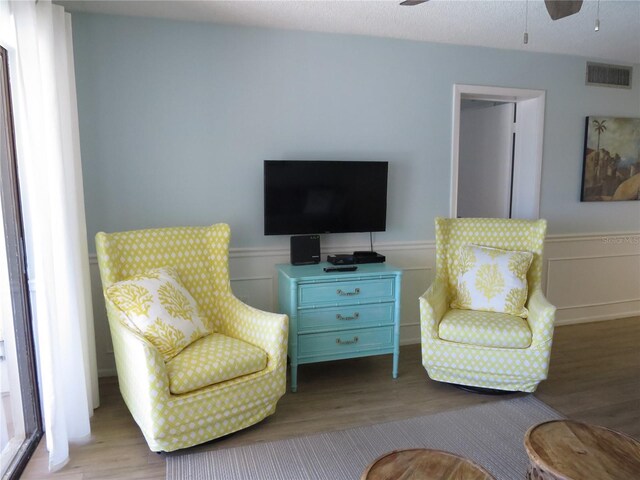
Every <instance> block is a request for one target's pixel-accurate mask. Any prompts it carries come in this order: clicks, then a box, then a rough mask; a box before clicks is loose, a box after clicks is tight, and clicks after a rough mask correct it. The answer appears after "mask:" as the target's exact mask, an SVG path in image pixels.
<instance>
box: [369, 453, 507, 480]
mask: <svg viewBox="0 0 640 480" xmlns="http://www.w3.org/2000/svg"><path fill="white" fill-rule="evenodd" d="M398 478H402V479H403V480H449V479H450V480H453V479H461V478H464V479H465V480H495V479H494V477H493V476H491V474H490V473H489V472H487V471H486V470H485V469H484V468H482V467H481V466H479V465H477V464H475V463H473V462H472V461H471V460H468V459H466V458H464V457H460V456H459V455H455V454H453V453H449V452H443V451H441V450H430V449H427V448H414V449H409V450H394V451H393V452H389V453H385V454H384V455H383V456H381V457H379V458H377V459H376V460H374V461H373V462H372V463H371V464H370V465H369V466H368V467H367V469H366V470H365V471H364V472H363V473H362V476H361V477H360V480H396V479H398Z"/></svg>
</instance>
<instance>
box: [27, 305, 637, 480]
mask: <svg viewBox="0 0 640 480" xmlns="http://www.w3.org/2000/svg"><path fill="white" fill-rule="evenodd" d="M298 378H299V383H298V393H295V394H292V393H287V394H286V395H285V396H284V397H283V398H282V399H281V400H280V402H279V403H278V409H277V412H276V413H275V414H274V415H272V416H271V417H269V418H267V419H266V420H264V421H263V422H261V423H259V424H258V425H255V426H253V427H251V428H249V429H246V430H244V431H242V432H238V433H236V434H233V435H230V436H229V437H226V438H223V439H218V440H215V441H213V442H210V443H208V444H205V445H203V446H199V447H194V448H192V449H190V450H191V451H194V452H195V451H201V450H203V449H213V448H228V447H233V446H238V445H243V444H248V443H254V442H265V441H270V440H276V439H281V438H288V437H294V436H298V435H304V434H310V433H315V432H321V431H329V430H339V429H345V428H349V427H353V426H359V425H367V424H374V423H380V422H385V421H391V420H398V419H401V418H410V417H414V416H418V415H425V414H430V413H435V412H439V411H444V410H450V409H457V408H462V407H465V406H469V405H475V404H480V403H486V402H493V401H499V400H502V399H505V398H510V397H512V396H513V395H522V394H513V395H507V396H488V395H479V394H473V393H467V392H464V391H462V390H459V389H457V388H455V387H452V386H450V385H446V384H441V383H437V382H433V381H431V380H430V379H429V378H428V377H427V375H426V372H425V370H424V369H423V367H422V365H421V358H420V346H419V345H408V346H405V347H402V348H401V351H400V371H399V377H398V379H396V380H393V379H392V378H391V356H389V355H385V356H379V357H369V358H361V359H355V360H347V361H336V362H329V363H323V364H316V365H304V366H301V367H300V368H299V372H298ZM100 394H101V402H102V405H101V406H100V408H98V409H97V410H96V411H95V414H94V417H93V420H92V431H93V439H92V441H91V442H90V443H88V444H86V445H84V446H73V447H72V448H71V460H70V461H69V464H68V465H67V466H66V467H65V468H64V469H63V470H62V471H60V472H58V473H55V474H49V473H47V452H46V448H45V442H44V439H43V441H42V442H41V444H40V445H39V447H38V449H37V451H36V453H35V455H34V457H33V458H32V459H31V461H30V462H29V465H28V466H27V469H26V470H25V472H24V474H23V477H22V478H24V479H48V478H51V479H58V480H71V479H73V480H85V479H97V478H101V479H111V478H119V479H124V478H126V479H161V478H164V476H165V464H164V457H163V456H162V455H158V454H156V453H152V452H150V451H149V449H148V448H147V445H146V443H145V442H144V439H143V437H142V435H141V433H140V431H139V430H138V428H137V426H136V425H135V423H134V422H133V420H132V418H131V416H130V414H129V412H128V411H127V409H126V407H125V405H124V403H123V401H122V398H121V397H120V394H119V392H118V388H117V381H116V379H115V378H103V379H101V381H100ZM535 395H536V397H538V398H539V399H540V400H542V401H544V402H546V403H547V404H548V405H551V406H552V407H554V408H555V409H556V410H558V411H560V412H561V413H563V414H564V415H566V416H568V417H569V418H572V419H575V420H579V421H584V422H590V423H595V424H599V425H604V426H607V427H609V428H613V429H616V430H619V431H622V432H625V433H628V434H630V435H632V436H634V437H635V438H639V439H640V317H634V318H627V319H620V320H611V321H607V322H597V323H588V324H580V325H570V326H562V327H558V328H557V329H556V333H555V336H554V345H553V350H552V357H551V367H550V371H549V378H548V380H546V381H545V382H542V383H541V384H540V386H539V387H538V390H537V392H536V393H535Z"/></svg>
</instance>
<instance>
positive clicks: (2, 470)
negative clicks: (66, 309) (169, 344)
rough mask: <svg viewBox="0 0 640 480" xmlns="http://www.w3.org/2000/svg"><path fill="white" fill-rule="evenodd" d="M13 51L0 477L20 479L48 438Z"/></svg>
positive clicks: (2, 129) (4, 191)
mask: <svg viewBox="0 0 640 480" xmlns="http://www.w3.org/2000/svg"><path fill="white" fill-rule="evenodd" d="M13 132H14V131H13V121H12V116H11V95H10V91H9V69H8V62H7V51H6V50H5V49H4V48H2V47H0V189H1V191H0V206H1V208H0V220H1V221H0V450H1V453H2V458H1V463H0V476H2V478H17V477H18V476H19V475H20V472H22V470H23V469H24V467H25V465H26V462H27V461H28V459H29V457H30V456H31V454H32V453H33V451H34V450H35V448H36V446H37V445H38V442H39V441H40V438H41V437H42V421H41V418H40V403H39V399H38V388H37V382H36V374H35V355H34V348H33V335H32V328H31V310H30V307H29V294H28V292H29V290H28V282H27V277H26V268H25V257H24V243H23V238H24V236H23V226H22V216H21V208H20V192H19V185H18V175H17V165H16V158H15V142H14V135H13Z"/></svg>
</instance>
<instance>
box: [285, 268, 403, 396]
mask: <svg viewBox="0 0 640 480" xmlns="http://www.w3.org/2000/svg"><path fill="white" fill-rule="evenodd" d="M329 266H331V265H330V264H328V263H320V264H317V265H302V266H294V265H289V264H283V265H276V268H277V270H278V300H279V307H280V312H281V313H286V314H287V315H288V316H289V358H290V361H291V391H292V392H295V391H296V390H297V388H298V365H302V364H305V363H315V362H324V361H328V360H338V359H344V358H355V357H364V356H368V355H380V354H385V353H393V372H392V374H393V378H396V377H397V376H398V354H399V336H400V284H401V280H402V270H399V269H397V268H395V267H393V266H391V265H389V264H386V263H377V264H364V265H358V269H357V270H356V271H353V272H330V273H326V272H324V270H323V268H324V267H329Z"/></svg>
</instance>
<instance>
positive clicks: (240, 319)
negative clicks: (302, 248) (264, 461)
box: [96, 224, 288, 452]
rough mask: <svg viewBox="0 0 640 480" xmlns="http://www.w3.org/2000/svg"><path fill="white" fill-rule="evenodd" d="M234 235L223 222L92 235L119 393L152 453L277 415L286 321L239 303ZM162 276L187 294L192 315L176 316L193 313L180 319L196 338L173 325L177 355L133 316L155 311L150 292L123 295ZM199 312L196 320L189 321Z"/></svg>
mask: <svg viewBox="0 0 640 480" xmlns="http://www.w3.org/2000/svg"><path fill="white" fill-rule="evenodd" d="M229 239H230V230H229V226H228V225H225V224H217V225H213V226H210V227H180V228H163V229H149V230H138V231H131V232H122V233H112V234H106V233H102V232H101V233H98V234H97V235H96V246H97V253H98V262H99V266H100V276H101V278H102V286H103V291H104V294H105V301H106V305H107V313H108V317H109V326H110V329H111V337H112V340H113V351H114V354H115V360H116V368H117V372H118V382H119V386H120V391H121V393H122V396H123V398H124V401H125V403H126V405H127V407H128V408H129V410H130V411H131V414H132V415H133V418H134V419H135V421H136V422H137V424H138V425H139V426H140V429H141V430H142V433H143V434H144V437H145V439H146V441H147V443H148V444H149V448H150V449H151V450H153V451H167V452H169V451H173V450H177V449H181V448H186V447H190V446H193V445H197V444H200V443H203V442H206V441H208V440H212V439H214V438H217V437H220V436H223V435H226V434H229V433H232V432H235V431H237V430H240V429H243V428H245V427H248V426H250V425H253V424H255V423H257V422H259V421H260V420H262V419H264V418H265V417H267V416H268V415H271V414H272V413H274V412H275V408H276V403H277V402H278V400H279V399H280V397H281V396H282V395H283V394H284V393H285V378H286V361H287V335H288V319H287V317H286V315H278V314H274V313H267V312H262V311H259V310H256V309H254V308H252V307H250V306H248V305H245V304H244V303H242V302H241V301H240V300H238V299H237V298H236V297H234V295H233V293H232V291H231V286H230V282H229V270H228V252H229V250H228V248H229ZM165 267H168V268H165ZM159 271H160V272H164V273H163V274H164V275H165V276H162V275H160V274H159V273H158V272H159ZM167 272H169V273H168V274H167ZM167 275H168V277H167ZM159 278H163V279H165V280H166V279H167V278H169V281H170V283H172V284H175V285H174V286H177V289H178V290H180V291H181V292H183V293H184V294H177V295H179V298H180V301H182V303H180V302H178V301H177V300H175V298H174V300H175V301H176V302H177V303H175V304H174V305H173V307H172V308H173V309H174V310H176V309H177V310H176V311H178V312H180V311H183V310H185V309H186V310H188V311H189V315H186V314H184V313H177V314H176V315H178V316H179V315H182V316H183V317H188V319H187V320H184V318H183V319H182V320H181V321H183V324H184V325H187V327H189V328H191V330H190V332H191V337H190V338H187V339H186V340H185V337H184V336H183V335H182V333H181V332H179V331H177V330H176V329H173V333H175V335H174V336H173V337H172V338H171V340H175V339H176V338H178V337H180V338H181V339H182V340H184V342H183V344H181V345H179V346H178V348H177V349H175V350H171V349H167V348H164V345H163V343H162V342H163V341H167V339H166V338H165V339H161V338H160V336H156V337H154V336H150V335H148V333H149V332H150V331H151V330H150V329H147V330H146V331H145V330H144V325H142V324H140V323H136V321H137V320H139V318H138V317H140V315H138V316H137V317H136V312H137V313H138V314H140V312H142V315H143V316H144V315H148V316H151V313H149V312H150V311H152V310H153V308H156V307H158V305H151V304H152V303H153V301H152V300H151V298H152V296H153V295H151V294H149V293H148V292H147V294H148V296H147V297H145V298H146V299H147V300H149V302H148V303H147V304H146V305H144V306H143V308H141V307H140V305H141V303H140V302H139V301H138V300H139V299H138V300H136V299H134V300H132V297H130V296H129V297H127V295H126V293H127V290H126V289H127V288H129V289H130V288H134V289H135V288H138V289H140V288H141V287H140V284H139V282H140V281H143V282H148V283H149V282H151V283H153V282H154V281H158V279H159ZM136 282H138V283H136ZM132 284H134V287H131V285H132ZM165 286H166V285H165ZM123 288H124V290H123ZM172 288H173V287H172ZM167 291H168V290H167ZM175 291H176V289H175V288H174V290H173V292H174V293H175ZM123 292H124V293H123ZM129 292H130V291H129ZM155 293H157V291H156V292H155ZM155 293H154V294H155ZM165 293H166V291H165ZM191 297H192V299H191ZM165 298H166V295H165ZM187 299H188V300H189V301H190V302H191V303H189V302H187ZM193 301H195V306H194V305H193V303H194V302H193ZM163 305H164V303H163ZM134 307H135V308H134ZM174 307H175V308H174ZM192 307H193V308H192ZM149 308H151V310H149ZM194 309H195V310H196V311H197V313H198V315H197V316H198V318H199V319H200V321H199V322H196V321H195V319H193V318H192V316H191V313H193V312H192V310H194ZM169 310H170V311H173V310H172V309H171V308H169ZM134 311H135V312H134ZM132 312H133V313H132ZM173 313H175V311H174V312H173ZM194 318H195V316H194ZM151 320H156V318H155V313H154V314H153V318H151ZM179 320H180V319H179ZM158 321H160V320H158ZM141 325H142V327H141ZM165 326H166V325H165ZM169 328H172V327H169ZM159 341H160V342H161V343H158V342H159ZM185 345H186V346H185Z"/></svg>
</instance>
